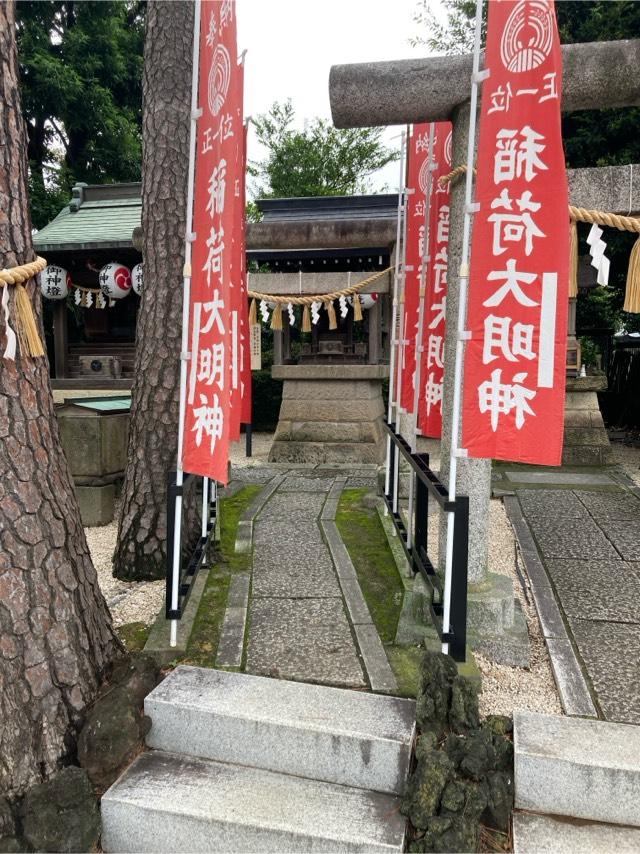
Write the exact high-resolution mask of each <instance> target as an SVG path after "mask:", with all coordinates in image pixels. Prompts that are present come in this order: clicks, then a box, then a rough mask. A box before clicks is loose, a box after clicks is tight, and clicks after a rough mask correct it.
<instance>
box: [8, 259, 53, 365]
mask: <svg viewBox="0 0 640 854" xmlns="http://www.w3.org/2000/svg"><path fill="white" fill-rule="evenodd" d="M46 266H47V262H46V261H45V259H44V258H41V257H40V256H38V257H37V258H36V260H35V261H31V262H30V263H29V264H20V265H19V266H18V267H10V268H9V269H4V270H0V287H2V288H4V287H6V286H7V285H15V321H16V324H15V325H16V330H17V333H18V341H19V342H20V350H21V352H22V354H23V355H24V356H33V357H35V356H44V347H43V346H42V341H41V340H40V334H39V332H38V325H37V323H36V319H35V317H34V315H33V306H32V305H31V300H30V299H29V294H28V293H27V291H26V288H25V287H24V283H25V282H28V281H29V279H32V278H33V277H34V276H36V275H37V274H38V273H40V272H42V270H44V268H45V267H46ZM8 300H9V292H8V291H5V292H4V294H3V295H2V311H3V315H4V321H5V327H6V329H5V336H6V339H7V342H6V348H5V351H4V354H3V356H4V358H6V359H11V360H13V359H14V357H15V341H16V335H15V333H14V331H13V329H12V328H11V324H10V322H9V302H8Z"/></svg>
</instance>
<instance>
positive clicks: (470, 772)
mask: <svg viewBox="0 0 640 854" xmlns="http://www.w3.org/2000/svg"><path fill="white" fill-rule="evenodd" d="M495 763H496V752H495V750H494V747H493V739H492V737H491V733H490V732H487V731H486V730H482V729H481V730H477V731H476V732H472V733H470V734H469V736H468V738H467V739H466V740H465V745H464V756H463V757H462V760H461V762H460V773H461V774H464V776H465V777H471V779H472V780H481V779H482V778H483V777H484V776H485V775H486V774H488V773H489V771H492V770H493V769H494V768H495Z"/></svg>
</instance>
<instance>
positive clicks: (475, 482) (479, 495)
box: [440, 102, 529, 666]
mask: <svg viewBox="0 0 640 854" xmlns="http://www.w3.org/2000/svg"><path fill="white" fill-rule="evenodd" d="M469 116H470V106H469V103H468V102H467V103H465V104H461V105H460V106H459V107H457V108H456V109H455V110H454V113H453V116H452V119H453V165H454V166H457V165H458V164H460V163H466V162H467V145H468V139H469ZM476 144H477V136H476ZM474 161H475V155H474ZM464 199H465V182H464V180H459V181H458V182H457V183H455V184H454V185H453V186H452V188H451V201H450V227H449V248H448V257H449V264H448V271H449V272H448V288H447V314H446V324H447V334H446V340H445V365H444V367H445V370H444V388H443V406H442V413H443V421H442V461H441V467H440V479H441V480H442V482H443V483H444V484H445V486H448V483H449V454H450V449H451V415H452V407H453V386H454V365H455V351H456V329H457V326H458V305H459V299H458V296H459V271H460V259H461V256H462V234H463V219H464ZM458 444H459V445H460V444H461V443H460V440H458ZM457 490H458V493H459V494H461V495H468V496H469V576H468V578H469V595H468V601H467V614H468V617H467V637H468V643H469V645H470V646H471V647H472V648H473V649H478V650H479V651H481V652H482V653H484V654H485V655H487V656H488V657H489V658H490V659H492V660H493V661H497V662H500V663H504V664H512V665H517V666H528V664H529V642H528V634H527V627H526V622H525V620H524V616H523V614H522V612H521V610H520V609H519V608H517V607H516V603H515V602H514V596H513V584H512V582H511V580H510V579H509V578H507V577H506V576H503V575H498V574H495V573H491V572H490V571H489V503H490V499H491V460H476V459H463V458H462V459H459V460H458V478H457ZM446 526H447V517H446V514H444V513H443V514H442V515H441V521H440V564H441V566H440V569H441V570H444V558H445V550H446V546H445V543H446Z"/></svg>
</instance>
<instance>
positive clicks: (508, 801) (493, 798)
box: [483, 771, 513, 833]
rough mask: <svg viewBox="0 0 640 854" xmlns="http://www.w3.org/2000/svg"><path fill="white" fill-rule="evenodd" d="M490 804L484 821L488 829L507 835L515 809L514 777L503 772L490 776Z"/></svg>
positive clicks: (488, 783) (488, 784) (488, 785)
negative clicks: (512, 811)
mask: <svg viewBox="0 0 640 854" xmlns="http://www.w3.org/2000/svg"><path fill="white" fill-rule="evenodd" d="M487 787H488V803H487V808H486V810H485V812H484V816H483V821H484V824H486V825H487V826H488V827H491V828H493V829H494V830H500V831H502V832H503V833H506V832H507V830H508V829H509V820H510V818H511V810H512V809H513V776H512V775H510V774H505V773H503V772H501V771H495V772H494V773H493V774H489V776H488V779H487Z"/></svg>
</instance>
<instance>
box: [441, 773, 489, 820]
mask: <svg viewBox="0 0 640 854" xmlns="http://www.w3.org/2000/svg"><path fill="white" fill-rule="evenodd" d="M488 803H489V787H488V785H487V784H486V783H473V782H471V781H469V780H453V781H452V782H450V783H449V784H448V785H447V787H446V789H445V790H444V792H443V793H442V800H441V802H440V814H441V815H444V816H455V815H464V817H465V818H472V819H474V821H478V820H479V818H480V816H481V815H482V813H483V812H484V811H485V810H486V808H487V805H488Z"/></svg>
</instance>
